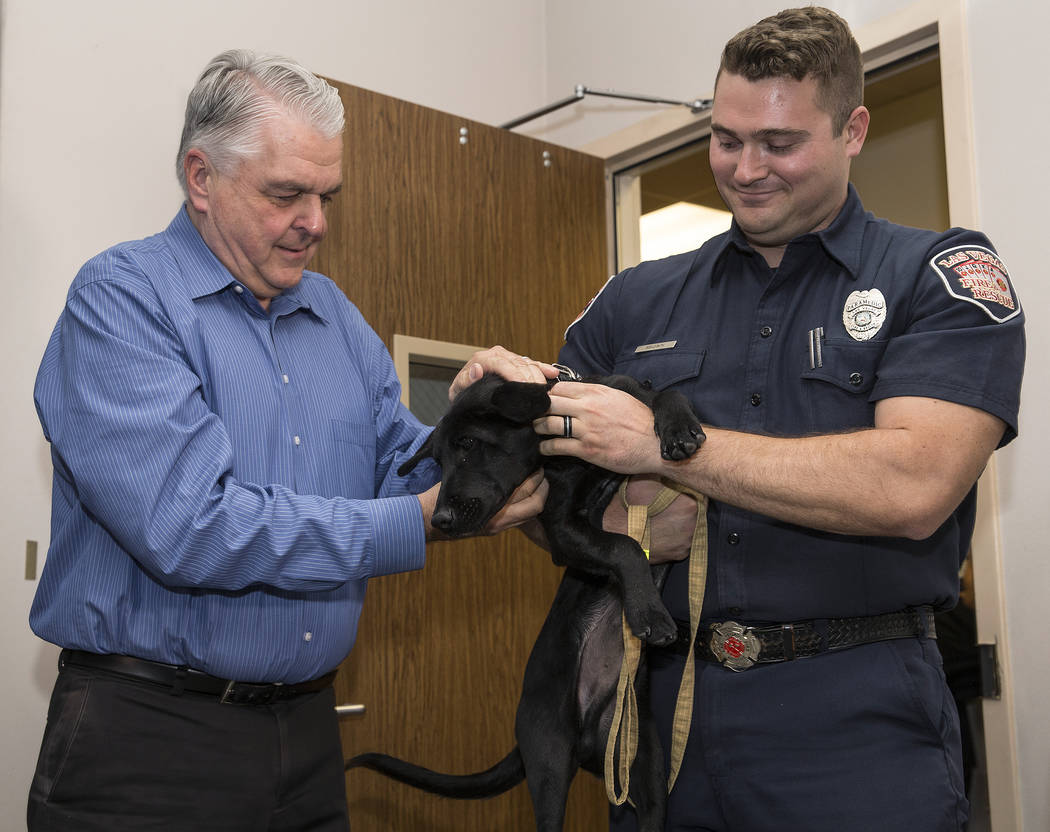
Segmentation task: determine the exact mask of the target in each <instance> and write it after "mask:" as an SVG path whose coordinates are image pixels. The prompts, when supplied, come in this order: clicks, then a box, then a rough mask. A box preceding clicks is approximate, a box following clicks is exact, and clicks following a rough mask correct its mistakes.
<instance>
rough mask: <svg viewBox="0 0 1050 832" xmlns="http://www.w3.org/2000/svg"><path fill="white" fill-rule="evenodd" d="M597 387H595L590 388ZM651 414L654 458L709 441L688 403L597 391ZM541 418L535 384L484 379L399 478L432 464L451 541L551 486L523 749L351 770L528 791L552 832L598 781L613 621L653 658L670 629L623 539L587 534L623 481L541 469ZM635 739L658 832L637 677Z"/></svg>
mask: <svg viewBox="0 0 1050 832" xmlns="http://www.w3.org/2000/svg"><path fill="white" fill-rule="evenodd" d="M588 381H592V379H588ZM598 381H600V382H601V383H603V384H606V385H609V386H611V387H616V388H618V389H620V390H624V391H625V392H627V393H630V394H631V395H633V396H635V397H636V398H638V399H639V400H641V401H643V402H645V403H646V404H648V405H649V406H650V407H651V408H652V409H653V415H654V423H655V430H656V433H657V435H658V436H659V437H660V447H661V453H662V454H663V456H664V457H665V458H667V459H685V458H687V457H689V456H690V455H692V454H693V453H695V452H696V450H697V449H698V448H699V447H700V444H701V443H702V442H703V440H704V438H705V437H704V433H703V430H702V429H701V427H700V421H699V419H698V418H697V417H696V415H695V414H694V412H693V410H692V407H691V406H690V404H689V402H688V400H686V399H685V398H684V397H683V396H681V395H680V394H679V393H676V392H674V391H663V392H659V393H653V392H652V391H651V390H648V389H646V388H643V387H642V386H641V385H640V384H638V382H636V381H635V380H634V379H631V378H629V377H627V376H608V377H603V378H601V379H598ZM549 408H550V397H549V396H548V394H547V386H546V385H544V384H527V383H523V382H510V381H504V380H503V379H500V378H498V377H495V376H485V377H484V378H482V379H480V380H479V381H477V382H475V383H474V384H472V385H471V386H470V387H468V388H467V389H466V390H464V391H463V392H462V393H461V394H460V395H459V396H457V397H456V399H455V401H454V402H453V403H452V405H451V407H450V409H449V411H448V413H447V414H446V415H445V416H444V418H443V419H442V420H441V421H440V422H439V423H438V425H437V427H436V428H435V429H434V431H433V433H431V435H430V437H429V438H428V439H427V441H426V442H425V443H424V444H423V446H422V447H420V449H419V451H418V452H417V453H416V454H415V455H414V456H413V457H412V458H411V459H409V460H408V461H407V462H405V464H404V465H402V466H401V468H400V469H399V473H400V474H404V473H406V472H408V471H409V470H411V469H412V468H413V467H414V466H415V465H416V463H417V462H419V461H420V460H421V459H424V458H426V457H428V456H432V457H434V459H436V460H437V461H438V463H439V464H440V465H441V469H442V479H441V489H440V491H439V493H438V499H437V505H436V507H435V509H434V514H433V517H432V521H431V522H432V523H433V525H434V526H435V527H436V528H438V529H441V530H442V531H444V532H445V533H447V534H449V535H450V536H453V537H456V536H462V535H468V534H473V533H476V532H477V531H479V530H480V529H481V528H482V527H483V526H484V525H485V523H487V522H488V521H489V519H491V517H492V516H493V515H494V514H495V513H496V512H497V511H499V509H500V508H502V506H503V505H504V503H506V501H507V499H508V498H509V497H510V495H511V494H512V493H513V491H514V489H515V488H517V487H518V486H519V485H520V484H521V483H522V482H523V481H524V480H525V479H526V477H528V476H529V475H530V474H531V473H532V472H533V471H535V470H537V469H538V468H539V467H540V466H541V465H542V466H543V468H544V471H545V473H546V478H547V481H548V483H549V484H550V492H549V494H548V496H547V502H546V506H545V508H544V510H543V512H542V513H541V514H540V518H539V519H540V522H541V524H542V525H543V528H544V531H545V532H546V536H547V541H548V544H549V546H550V549H551V555H552V557H553V559H554V562H555V563H556V564H558V565H559V566H566V567H568V568H567V569H566V571H565V575H564V577H563V578H562V582H561V584H560V585H559V587H558V592H557V594H556V595H555V598H554V602H553V604H552V606H551V610H550V612H549V613H548V615H547V619H546V621H545V622H544V625H543V628H542V629H541V631H540V634H539V636H538V638H537V640H536V644H535V646H534V647H533V649H532V653H531V655H530V657H529V661H528V664H527V666H526V668H525V677H524V682H523V685H522V694H521V699H520V701H519V703H518V714H517V720H516V726H515V728H516V730H515V734H516V737H517V740H518V746H517V747H516V748H515V749H513V750H512V751H511V752H510V753H509V754H508V755H507V756H506V757H505V758H504V759H503V760H501V761H500V762H499V763H497V764H496V765H495V766H493V767H492V768H491V769H489V770H488V771H485V772H480V773H477V774H467V775H449V774H441V773H437V772H434V771H431V770H430V769H426V768H422V767H420V766H416V765H413V764H411V763H406V762H404V761H402V760H398V759H396V758H394V757H390V756H387V755H385V754H361V755H359V756H356V757H354V758H352V759H351V760H349V761H348V762H347V764H346V767H347V769H350V768H353V767H355V766H365V767H368V768H372V769H375V770H376V771H379V772H382V773H383V774H385V775H387V776H389V777H392V778H394V779H397V780H399V781H401V782H403V783H406V784H408V785H411V786H414V787H416V788H419V789H423V790H425V791H428V792H432V793H435V794H440V795H443V796H445V797H455V798H480V797H491V796H493V795H496V794H500V793H501V792H504V791H506V790H507V789H509V788H511V787H512V786H515V785H517V784H518V783H520V782H521V781H522V779H525V780H526V781H527V782H528V785H529V791H530V794H531V796H532V803H533V810H534V812H535V816H536V828H537V829H538V830H544V832H548V831H550V832H555V831H556V830H561V829H562V827H563V824H564V816H565V802H566V800H567V797H568V791H569V785H570V784H571V782H572V779H573V777H574V776H575V774H576V771H577V770H578V769H579V768H584V769H586V770H587V771H590V772H591V773H593V774H595V775H597V776H598V777H603V775H604V755H605V745H606V740H607V738H608V735H609V730H610V725H611V722H612V711H613V707H614V705H615V697H616V686H617V681H618V679H619V674H620V664H621V662H622V658H623V642H622V637H621V609H622V610H623V613H624V617H625V618H626V620H627V623H628V626H629V627H630V628H631V630H632V632H633V633H634V634H635V635H636V636H638V637H639V638H641V639H643V640H644V641H647V642H649V643H652V644H667V643H668V642H670V641H672V640H674V638H675V637H676V635H677V628H676V625H675V622H674V620H673V619H672V618H671V616H670V615H669V614H668V612H667V610H666V608H665V607H664V605H663V602H662V601H661V600H660V594H659V588H658V585H657V583H658V582H660V581H662V576H663V570H662V569H661V568H660V567H654V569H653V572H658V573H659V577H658V579H657V582H654V575H653V574H651V572H650V567H649V565H648V562H647V560H646V558H645V555H644V553H643V552H642V551H641V548H640V547H639V545H638V544H637V543H635V541H633V540H631V538H629V537H627V536H625V535H619V534H612V533H610V532H605V531H603V530H601V529H600V528H598V527H596V525H595V524H594V523H592V518H594V519H597V518H600V516H601V512H602V510H603V509H604V507H605V506H606V505H607V503H608V501H609V499H610V498H611V496H612V495H613V494H614V493H615V491H616V489H617V488H618V487H619V484H620V482H621V481H622V479H623V478H622V477H621V476H620V475H617V474H613V473H611V472H609V471H606V470H604V469H601V468H597V467H595V466H593V465H590V464H588V463H585V462H582V461H580V460H578V459H575V458H574V457H547V458H543V457H541V455H540V452H539V442H540V437H539V436H537V435H536V433H535V432H534V431H533V428H532V422H533V420H534V419H537V418H538V417H540V416H542V415H543V414H545V413H546V412H547V410H548V409H549ZM636 684H637V687H638V710H639V723H640V726H639V738H638V749H637V754H636V757H635V761H634V764H633V766H632V768H631V779H630V789H629V798H630V801H631V803H632V804H633V805H634V807H635V809H636V811H637V813H638V819H639V828H640V829H641V830H642V832H658V830H661V829H663V823H664V809H665V803H666V778H665V774H664V770H663V768H664V767H663V754H662V752H661V749H660V745H659V738H658V737H657V735H656V730H655V727H654V726H653V724H652V720H651V719H648V718H647V703H646V700H645V675H644V663H643V667H640V668H639V672H638V676H637V682H636Z"/></svg>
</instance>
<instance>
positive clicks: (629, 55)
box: [0, 0, 1050, 830]
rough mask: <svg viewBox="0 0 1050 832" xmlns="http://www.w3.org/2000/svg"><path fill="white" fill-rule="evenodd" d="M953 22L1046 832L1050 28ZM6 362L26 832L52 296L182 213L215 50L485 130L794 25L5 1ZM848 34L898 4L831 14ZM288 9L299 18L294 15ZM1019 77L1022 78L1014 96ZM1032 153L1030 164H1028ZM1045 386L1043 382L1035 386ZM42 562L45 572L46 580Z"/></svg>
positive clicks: (979, 18)
mask: <svg viewBox="0 0 1050 832" xmlns="http://www.w3.org/2000/svg"><path fill="white" fill-rule="evenodd" d="M963 1H964V2H966V3H967V6H968V8H969V11H970V15H971V21H970V32H971V42H972V50H973V69H974V86H975V97H976V109H977V119H978V124H977V150H978V167H979V178H980V207H981V215H982V224H983V226H984V228H985V229H986V230H987V231H988V232H989V233H990V235H991V236H992V239H993V240H995V242H996V244H997V246H998V247H999V249H1000V251H1001V253H1002V254H1003V256H1004V258H1005V260H1006V262H1007V263H1008V265H1009V266H1010V267H1011V271H1012V274H1013V276H1014V279H1015V282H1016V285H1017V287H1018V291H1019V294H1020V295H1021V299H1022V302H1023V304H1024V306H1025V308H1026V310H1027V313H1028V317H1029V327H1028V337H1029V356H1030V359H1029V364H1028V370H1027V375H1026V380H1025V391H1024V400H1023V409H1022V417H1021V418H1022V425H1021V432H1022V438H1021V439H1020V440H1019V441H1018V442H1016V443H1014V445H1013V446H1011V447H1010V448H1007V449H1006V450H1005V451H1004V452H1001V453H1000V455H999V463H1000V464H999V472H1000V491H1001V493H1000V496H1001V500H1002V512H1003V520H1004V532H1003V538H1004V546H1005V551H1006V562H1007V576H1006V593H1007V605H1008V615H1009V625H1010V633H1011V639H1012V644H1013V650H1014V656H1013V668H1014V673H1015V677H1016V678H1015V681H1016V684H1017V691H1016V696H1017V709H1018V713H1017V718H1018V723H1019V735H1020V741H1021V750H1020V758H1021V765H1022V779H1023V782H1022V798H1023V801H1024V811H1025V821H1026V823H1025V828H1026V829H1033V830H1035V829H1048V828H1050V799H1048V798H1047V797H1046V795H1045V793H1044V789H1045V785H1046V772H1047V771H1048V770H1050V759H1048V758H1050V722H1048V720H1046V718H1045V710H1044V708H1043V699H1044V697H1045V692H1046V691H1047V690H1050V665H1048V662H1047V660H1046V656H1047V651H1046V646H1045V640H1044V638H1043V635H1042V625H1041V621H1040V618H1041V617H1040V616H1039V609H1040V606H1042V605H1045V600H1044V598H1043V596H1044V594H1045V592H1046V591H1047V590H1048V589H1050V559H1048V558H1047V557H1045V555H1044V553H1043V547H1044V542H1045V541H1046V540H1048V539H1050V528H1048V526H1050V512H1048V511H1047V510H1046V508H1045V495H1046V494H1047V491H1048V489H1047V485H1048V483H1047V478H1046V474H1045V473H1044V470H1045V468H1046V460H1047V458H1048V453H1050V448H1048V447H1047V444H1048V443H1050V439H1047V438H1046V437H1045V436H1043V435H1042V431H1041V427H1042V424H1043V423H1044V422H1045V417H1044V418H1041V417H1042V413H1043V411H1044V410H1045V407H1044V405H1045V399H1046V398H1047V394H1046V393H1045V392H1044V391H1045V390H1047V389H1048V388H1050V379H1048V378H1047V376H1048V375H1050V370H1048V369H1047V366H1046V364H1045V362H1043V361H1040V359H1041V358H1042V356H1044V355H1046V354H1048V352H1050V345H1047V344H1046V341H1047V337H1046V336H1045V335H1044V334H1043V332H1042V330H1041V329H1040V327H1039V323H1040V321H1041V315H1040V314H1039V313H1040V310H1044V309H1047V308H1050V297H1048V295H1050V285H1048V283H1047V282H1046V281H1044V280H1042V279H1041V278H1042V275H1041V273H1040V266H1041V264H1042V263H1043V258H1041V257H1037V255H1041V254H1042V248H1043V246H1042V245H1041V243H1040V241H1039V240H1038V238H1036V235H1035V234H1033V233H1032V232H1033V231H1035V230H1036V220H1035V219H1034V218H1036V217H1040V216H1041V209H1042V205H1041V204H1040V203H1041V201H1042V200H1041V196H1042V193H1044V192H1045V190H1046V188H1047V186H1048V184H1050V182H1048V179H1050V174H1048V168H1047V165H1046V162H1045V158H1044V156H1043V155H1042V154H1041V153H1040V150H1041V148H1040V147H1039V146H1038V144H1036V143H1037V142H1038V141H1039V140H1040V138H1041V137H1042V136H1044V135H1046V134H1047V133H1048V128H1050V124H1048V120H1050V116H1048V114H1047V109H1046V108H1045V107H1044V106H1042V103H1041V102H1042V99H1044V98H1045V95H1044V94H1043V92H1042V78H1043V75H1044V69H1043V66H1042V55H1043V53H1044V51H1045V49H1044V45H1043V43H1042V40H1041V33H1043V32H1046V31H1050V13H1048V11H1047V9H1046V7H1045V6H1039V5H1035V6H1033V5H1032V4H1029V3H1022V0H963ZM0 3H2V5H0V252H3V258H2V260H0V262H2V263H3V265H2V267H0V289H2V290H3V292H2V297H3V303H2V304H0V354H2V355H4V356H5V358H6V359H7V366H6V368H5V369H6V372H5V374H4V377H5V378H6V383H5V384H4V386H3V400H2V401H3V428H4V429H3V430H2V431H0V459H3V460H4V468H3V472H2V474H0V627H2V628H3V633H4V635H3V637H2V639H0V642H2V646H0V659H2V662H3V664H2V667H3V668H4V671H5V688H4V696H3V708H2V709H0V736H2V737H3V741H2V742H0V817H3V818H5V820H3V821H0V828H2V829H5V830H6V829H19V828H22V821H21V818H22V817H23V814H22V813H23V812H24V806H25V794H26V789H27V786H28V782H29V779H30V777H31V773H32V767H33V764H34V761H35V756H36V751H37V747H38V744H39V740H40V734H41V730H42V727H43V721H44V715H45V714H44V711H45V709H46V701H47V696H48V693H49V692H50V687H51V684H52V681H53V679H54V660H55V656H56V651H55V650H53V649H52V648H50V647H48V646H46V645H43V644H42V643H41V642H39V640H37V639H36V638H35V637H34V636H32V634H31V633H30V632H29V629H28V626H27V624H26V616H27V612H28V609H29V604H30V601H31V599H32V593H33V590H34V588H35V583H32V582H29V581H26V580H24V578H23V552H24V548H25V541H26V539H34V540H38V541H39V542H40V546H41V552H43V551H44V550H45V549H46V545H47V538H48V516H49V509H50V496H49V489H50V463H49V461H48V457H47V449H46V446H45V443H44V442H43V439H42V438H41V436H40V429H39V425H38V423H37V421H36V416H35V414H34V412H33V407H32V382H33V376H34V374H35V371H36V366H37V363H38V361H39V359H40V355H41V353H42V351H43V348H44V345H45V342H46V339H47V336H48V333H49V332H50V329H51V326H52V325H53V323H54V319H55V317H56V315H57V314H58V311H59V308H60V306H61V302H62V298H63V297H64V295H65V291H66V288H67V286H68V284H69V281H70V280H71V279H72V277H73V274H74V272H75V270H76V268H77V267H78V266H79V265H80V263H82V262H83V261H84V260H85V259H87V258H88V257H90V256H91V255H93V254H94V253H96V252H97V251H99V250H100V249H101V248H103V247H104V246H106V245H108V244H110V243H113V242H116V241H118V240H122V239H128V238H132V237H136V236H141V235H144V234H148V233H151V232H153V231H155V230H157V229H159V228H160V227H162V226H163V225H164V224H166V223H167V222H168V220H169V219H170V217H171V216H172V215H173V214H174V212H175V209H176V207H177V205H178V202H179V195H178V190H177V187H176V185H175V181H174V178H173V174H172V172H171V171H172V166H173V161H172V156H173V154H174V153H175V150H176V143H177V140H178V131H179V127H180V124H181V110H182V107H183V105H184V101H185V95H186V93H187V91H188V89H189V87H190V85H191V84H192V82H193V79H194V77H195V74H196V73H197V72H198V71H199V70H200V68H201V67H202V66H203V64H204V63H205V61H206V60H207V59H208V58H210V57H211V56H213V55H214V54H215V53H217V52H219V51H221V50H222V49H225V48H228V47H230V46H250V47H253V48H257V49H264V50H274V51H280V52H284V53H286V54H290V55H293V56H295V57H298V58H299V59H301V60H302V61H304V62H305V63H307V64H308V65H310V66H311V67H312V68H314V69H315V70H317V71H318V72H321V73H323V74H327V75H330V76H332V77H335V78H338V79H340V80H343V81H347V82H350V83H353V84H358V85H360V86H363V87H367V88H370V89H374V90H378V91H380V92H385V93H388V94H391V95H396V96H399V97H401V98H405V99H408V100H411V101H416V102H418V103H422V104H425V105H428V106H432V107H436V108H439V109H444V110H447V111H450V112H453V113H456V114H459V115H463V116H465V117H468V118H473V119H476V120H479V121H484V122H488V123H492V124H499V123H502V122H504V121H507V120H509V119H511V118H513V117H515V116H518V115H520V114H523V113H525V112H528V111H531V110H533V109H535V108H537V107H539V106H541V105H544V104H547V103H549V102H552V101H554V100H557V99H559V98H562V97H564V96H567V95H570V94H571V93H572V90H573V88H574V86H575V85H576V84H578V83H583V84H587V85H589V86H592V87H599V88H612V89H619V90H625V91H634V92H642V93H648V94H655V95H664V96H670V97H680V98H682V99H691V98H693V97H696V96H699V95H706V94H707V93H709V92H710V88H711V84H712V81H713V75H714V71H715V68H716V66H717V60H718V52H719V50H720V48H721V45H722V43H723V42H724V41H725V40H726V38H728V37H729V36H730V35H732V34H733V33H735V32H736V31H738V30H739V29H741V28H743V27H745V26H747V25H749V24H750V23H752V22H754V21H755V20H757V19H758V18H759V17H762V16H764V15H766V14H769V13H772V12H774V11H776V10H778V9H779V8H781V7H783V6H785V5H788V3H786V2H767V0H737V2H735V3H732V4H725V3H721V4H713V3H699V2H688V3H687V2H682V0H647V2H645V3H641V2H638V0H488V2H484V0H445V2H443V3H440V4H438V3H428V2H426V0H403V2H400V3H388V4H380V3H377V2H372V1H371V0H313V2H308V3H300V4H297V5H294V6H289V5H288V4H287V3H285V2H279V1H278V0H250V1H249V0H231V1H230V2H227V3H215V2H212V0H208V2H202V1H201V0H180V2H174V1H173V2H168V3H160V2H156V3H142V2H140V1H139V0H95V2H92V3H81V2H78V0H67V1H66V2H62V0H0ZM827 5H828V6H830V7H831V8H833V9H835V10H836V11H839V12H840V13H842V14H843V15H844V16H846V17H847V19H849V20H850V21H851V23H853V25H854V26H860V25H863V24H864V23H867V22H870V21H872V20H874V19H876V18H877V17H879V16H882V15H885V14H889V13H891V12H893V11H895V10H897V9H900V8H902V7H904V6H906V5H908V0H880V2H878V3H875V2H866V0H851V1H850V0H844V1H843V2H828V3H827ZM289 9H293V11H289ZM1014 79H1019V80H1014ZM653 111H654V109H653V108H647V107H640V106H636V105H618V104H613V103H609V102H607V101H605V100H602V99H588V100H587V101H586V102H584V103H581V104H574V105H572V106H571V107H569V108H567V109H566V110H563V111H561V112H560V113H558V114H555V115H552V116H549V117H548V118H547V119H545V120H544V121H543V122H541V123H539V124H532V125H529V126H527V127H525V128H521V129H522V131H523V132H530V133H533V134H538V133H539V132H541V130H542V129H543V128H548V129H549V130H550V133H549V135H548V137H549V138H551V139H553V140H556V141H560V142H562V143H564V144H567V145H570V146H581V145H583V144H586V143H587V142H589V141H592V140H594V139H596V138H599V137H601V136H604V135H606V134H608V133H610V132H612V131H614V130H616V129H618V128H620V127H622V126H625V125H626V124H629V123H632V122H634V121H637V120H640V119H641V118H643V117H645V116H646V115H648V114H650V113H651V112H653ZM1033 145H1035V147H1034V148H1033V149H1030V148H1032V146H1033ZM1043 381H1047V382H1048V384H1042V383H1041V382H1043ZM42 559H43V557H42V555H41V560H42Z"/></svg>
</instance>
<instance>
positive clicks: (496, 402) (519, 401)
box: [492, 381, 551, 424]
mask: <svg viewBox="0 0 1050 832" xmlns="http://www.w3.org/2000/svg"><path fill="white" fill-rule="evenodd" d="M492 406H493V407H494V408H495V409H496V412H497V413H499V414H500V416H502V417H503V418H505V419H510V420H511V421H512V422H519V423H521V424H525V423H526V422H531V421H532V420H533V419H538V418H539V417H540V416H542V415H543V414H544V413H546V412H547V411H548V410H550V406H551V397H550V396H549V395H547V385H546V384H532V383H530V382H527V381H505V382H503V383H502V384H501V385H500V386H499V387H497V388H496V389H495V390H494V391H493V392H492Z"/></svg>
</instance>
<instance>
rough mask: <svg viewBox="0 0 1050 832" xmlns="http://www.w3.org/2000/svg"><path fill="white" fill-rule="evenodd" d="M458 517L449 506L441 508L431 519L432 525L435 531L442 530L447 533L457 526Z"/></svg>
mask: <svg viewBox="0 0 1050 832" xmlns="http://www.w3.org/2000/svg"><path fill="white" fill-rule="evenodd" d="M455 522H456V516H455V514H453V512H452V509H451V508H449V507H448V506H441V507H439V508H436V509H434V514H433V515H432V516H431V518H430V525H432V526H433V527H434V528H435V529H441V531H443V532H447V531H448V530H449V529H451V528H452V527H453V525H455Z"/></svg>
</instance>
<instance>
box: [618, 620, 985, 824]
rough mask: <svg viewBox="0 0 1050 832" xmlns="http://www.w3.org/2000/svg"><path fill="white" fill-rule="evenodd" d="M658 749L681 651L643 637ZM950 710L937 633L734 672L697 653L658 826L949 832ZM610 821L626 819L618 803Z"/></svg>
mask: <svg viewBox="0 0 1050 832" xmlns="http://www.w3.org/2000/svg"><path fill="white" fill-rule="evenodd" d="M648 655H649V661H650V668H651V683H650V690H651V692H652V699H653V709H654V712H655V714H656V717H657V723H658V727H659V731H660V738H661V742H662V743H663V746H664V754H665V758H666V757H668V756H669V752H668V749H670V747H671V741H670V737H671V734H670V730H671V728H670V726H671V715H672V714H673V711H674V700H675V696H676V693H677V689H678V683H679V680H680V679H681V675H682V662H683V661H684V659H683V658H682V657H668V656H666V654H663V655H661V654H659V653H657V652H656V651H652V650H650V651H649V653H648ZM967 812H968V804H967V802H966V797H965V794H964V784H963V777H962V759H961V753H960V742H959V719H958V714H957V712H956V709H955V703H954V701H953V699H952V695H951V693H950V692H949V690H948V687H947V685H946V684H945V680H944V673H943V671H942V669H941V658H940V654H939V652H938V651H937V647H936V643H935V642H933V641H927V640H920V639H897V640H895V641H885V642H881V643H877V644H867V645H863V646H860V647H853V648H850V649H848V650H843V651H841V652H839V653H830V654H823V655H820V656H814V657H811V658H805V659H799V660H797V661H793V662H782V663H779V664H769V665H758V666H756V667H753V668H751V669H749V670H745V671H743V672H741V673H734V672H733V671H731V670H726V669H724V668H722V667H721V666H719V665H715V664H710V663H706V662H703V661H701V662H699V663H698V665H697V682H696V689H695V707H694V709H693V722H692V726H691V730H690V736H689V743H688V745H687V747H686V751H685V759H684V762H683V766H682V770H681V772H680V773H679V776H678V781H677V782H676V784H675V787H674V790H673V791H672V792H671V795H670V797H669V800H668V814H667V824H666V826H665V829H666V830H667V831H668V832H847V830H848V832H886V830H908V832H958V830H960V829H962V828H963V825H964V823H965V821H966V815H967ZM610 829H611V830H614V832H634V830H637V825H636V823H635V820H634V813H633V811H631V810H629V809H622V810H614V811H613V817H612V822H611V824H610Z"/></svg>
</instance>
